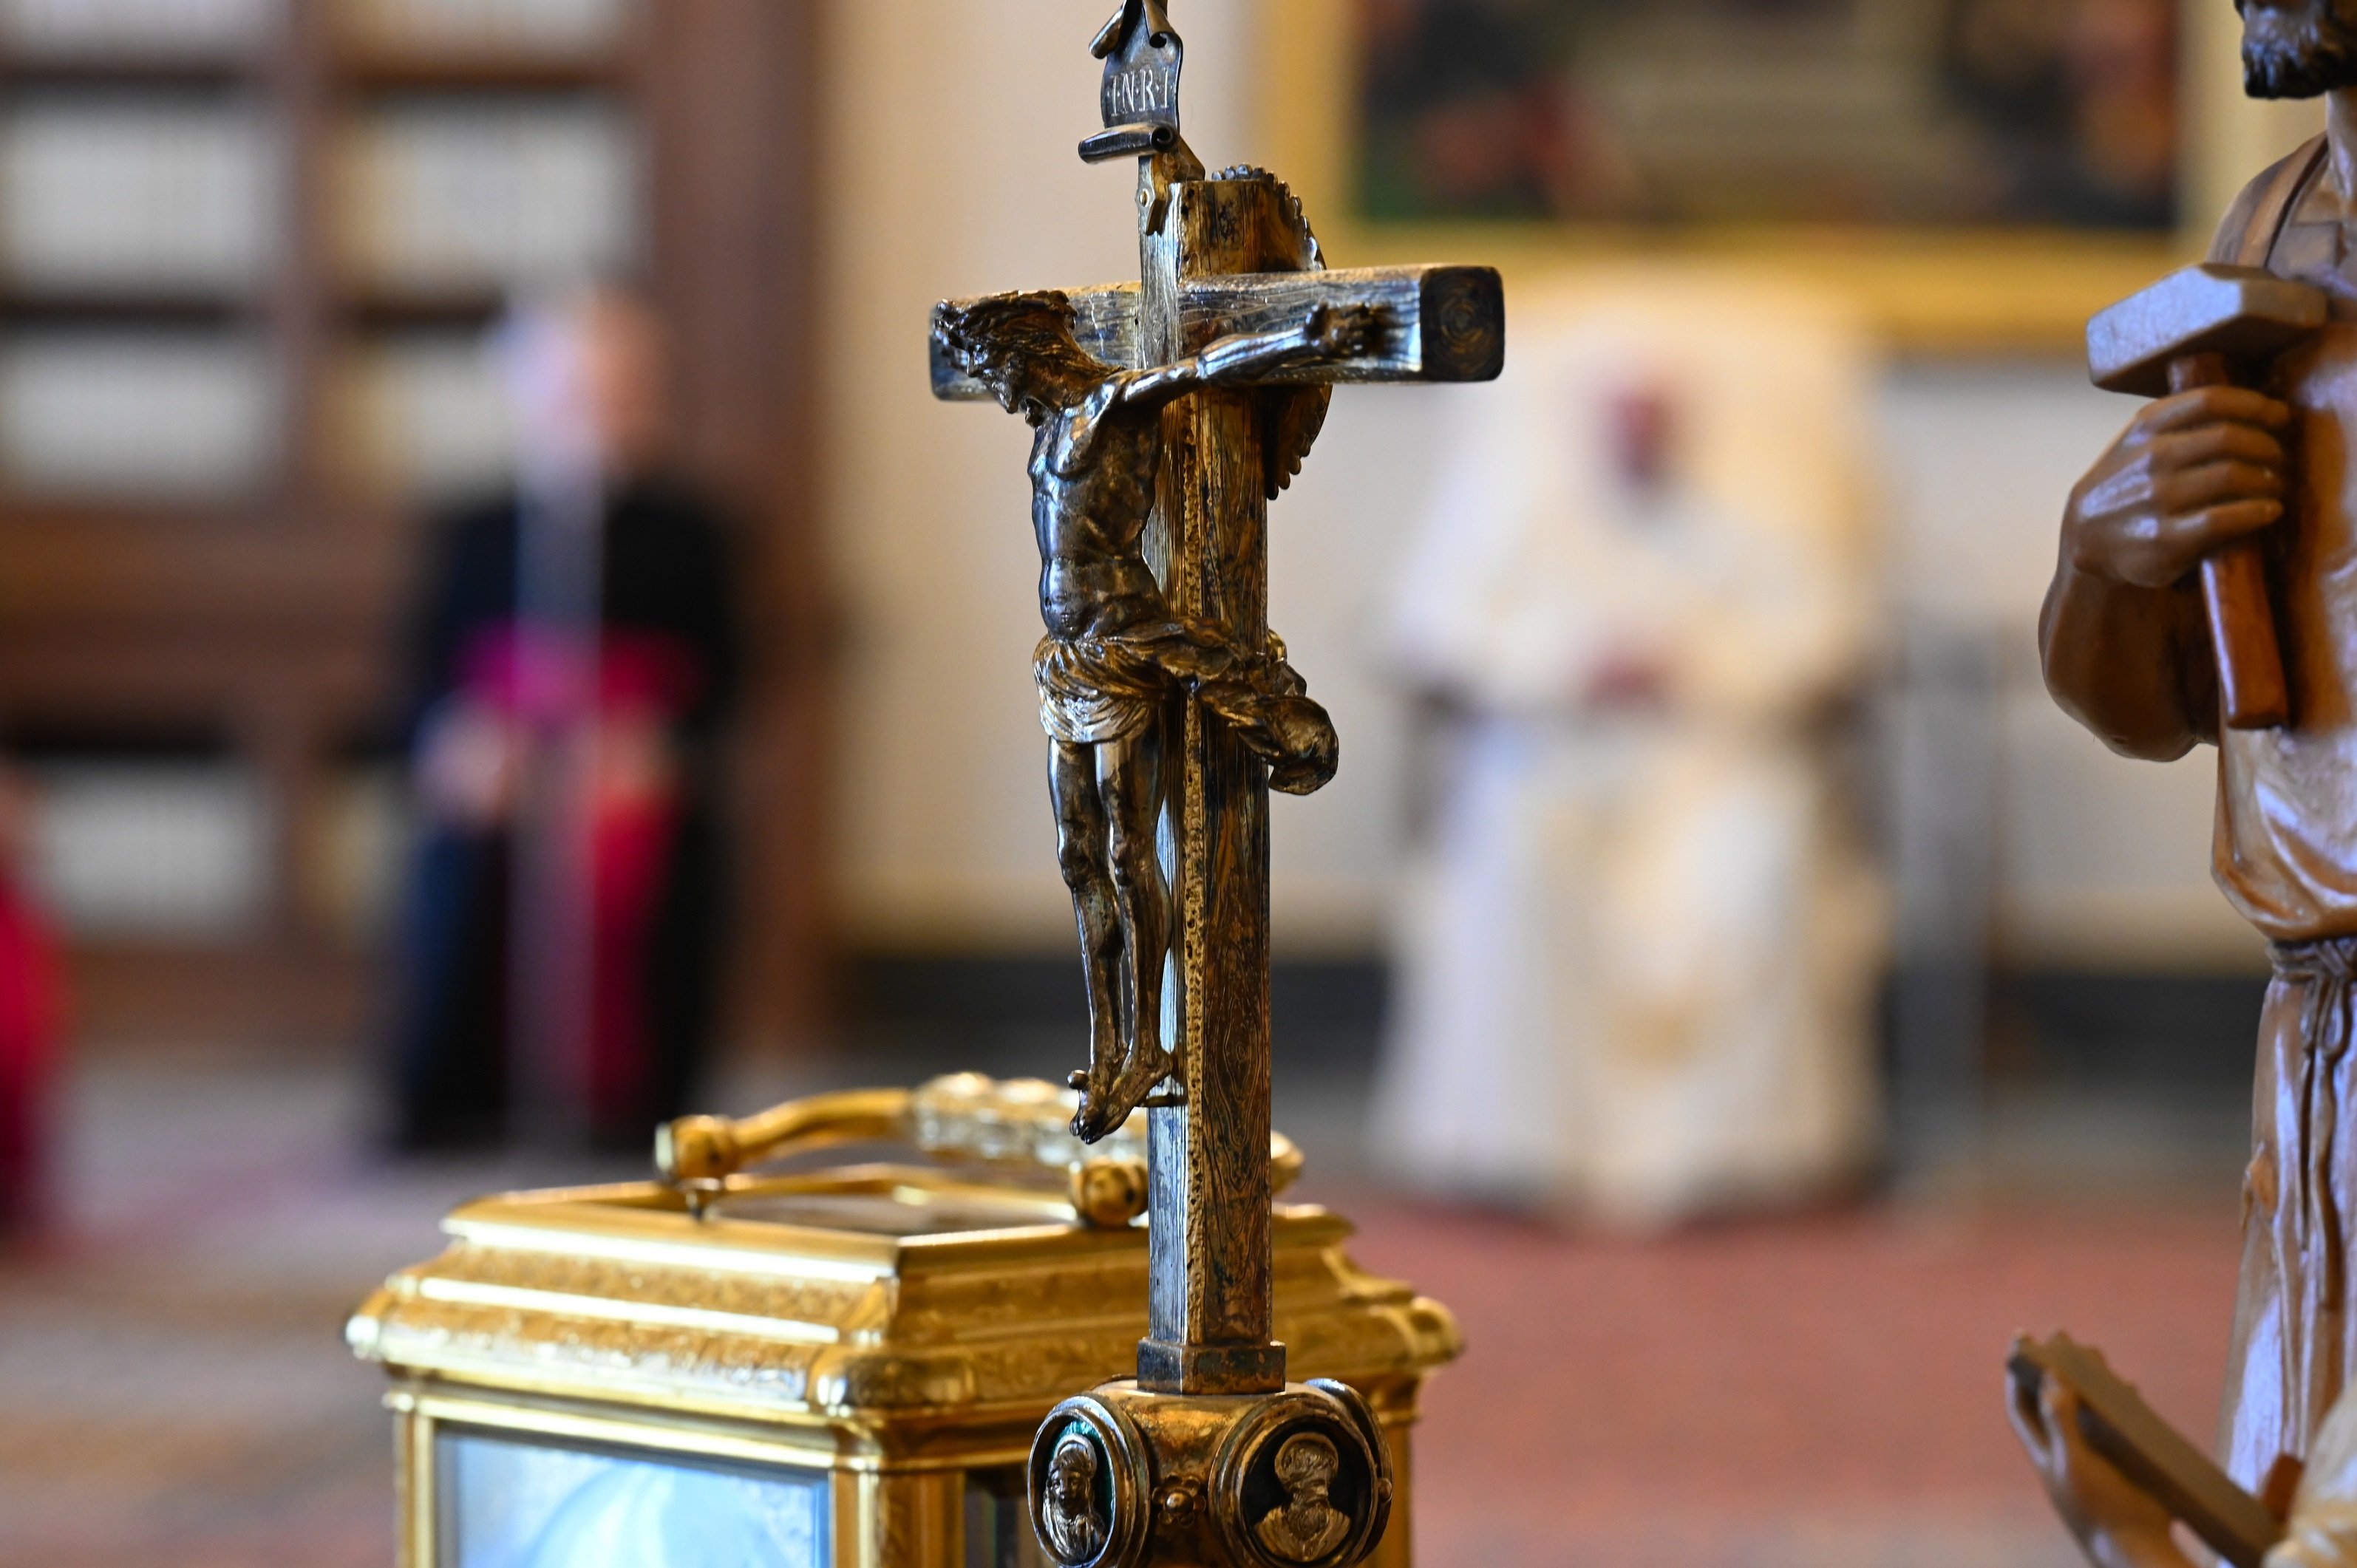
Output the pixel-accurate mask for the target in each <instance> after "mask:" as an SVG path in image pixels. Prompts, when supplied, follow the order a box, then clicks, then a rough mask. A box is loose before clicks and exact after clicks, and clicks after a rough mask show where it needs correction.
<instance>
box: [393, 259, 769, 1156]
mask: <svg viewBox="0 0 2357 1568" xmlns="http://www.w3.org/2000/svg"><path fill="white" fill-rule="evenodd" d="M538 330H539V331H540V332H541V333H542V334H543V335H544V337H548V336H550V335H553V338H554V341H555V342H557V343H558V345H559V346H560V348H561V350H562V351H561V352H560V353H559V354H557V355H556V356H555V359H554V361H553V362H554V363H556V364H557V365H559V366H560V367H561V368H560V369H559V370H558V371H556V372H555V373H556V374H557V376H558V377H559V378H560V379H562V380H564V381H565V382H566V383H567V384H566V385H565V386H563V387H561V388H559V389H557V390H558V392H559V393H560V397H559V401H561V402H563V403H565V406H566V407H567V408H568V409H570V410H573V411H575V415H574V423H575V424H577V425H578V427H579V430H578V435H579V437H580V444H581V445H582V446H583V447H584V449H585V450H586V451H587V452H589V453H590V454H591V455H592V456H593V459H594V460H593V461H592V462H591V464H590V465H589V470H588V471H589V472H590V473H591V475H592V479H591V483H590V485H589V487H588V488H587V489H586V490H585V491H584V495H585V498H586V499H585V501H584V507H585V510H587V512H588V514H589V515H588V516H587V519H586V520H585V521H586V527H585V530H584V532H583V533H582V535H581V537H582V538H583V539H584V540H585V541H587V542H588V543H587V545H585V547H584V553H585V555H586V557H587V560H586V562H585V568H586V570H585V575H583V576H582V578H581V580H582V582H583V583H585V584H586V585H587V587H586V590H585V592H586V595H587V600H588V602H590V603H594V604H595V606H596V607H597V613H596V614H595V615H594V617H593V616H590V615H588V614H587V613H586V612H585V613H583V614H582V615H581V616H580V617H579V619H580V620H581V621H582V622H583V623H584V624H583V627H582V628H581V629H582V630H583V631H584V632H585V633H589V635H585V636H583V637H581V638H579V639H576V643H575V644H572V645H570V646H576V647H577V648H579V649H581V650H587V652H586V653H585V654H584V655H582V656H581V657H578V658H575V659H573V660H571V662H572V664H573V665H575V666H577V667H578V668H577V669H576V670H574V671H573V675H572V676H568V675H567V673H566V669H567V655H566V654H565V651H564V649H565V646H568V645H566V644H564V643H563V642H562V641H561V639H553V638H552V637H550V636H548V635H545V628H544V626H543V624H542V621H541V619H540V618H539V617H538V615H537V612H535V611H534V610H533V606H535V605H536V604H538V603H539V600H538V599H537V598H536V597H535V592H534V586H533V584H534V576H533V574H534V572H535V570H536V568H535V567H534V566H533V561H534V559H535V549H536V546H535V542H534V540H535V533H534V531H535V529H540V528H544V527H548V526H551V525H550V524H549V523H548V521H547V520H546V519H545V518H544V517H541V516H540V515H539V514H538V513H536V512H535V510H534V506H535V504H536V503H535V502H533V501H532V500H529V499H518V496H514V495H511V496H509V497H506V498H503V499H499V500H497V501H494V502H491V503H490V504H487V505H482V506H479V507H476V508H474V509H471V510H466V511H464V512H461V513H459V514H458V515H457V516H455V517H453V518H452V519H450V520H449V521H447V524H446V525H445V526H444V527H443V529H442V530H441V532H440V533H439V535H438V537H437V540H436V546H435V554H434V556H433V558H432V561H431V563H430V564H429V566H428V568H427V571H426V573H425V577H424V580H423V593H422V596H421V600H420V604H419V608H418V613H417V616H416V619H415V627H414V644H413V649H412V653H411V659H412V667H411V671H410V682H411V692H412V693H413V695H412V705H411V709H410V725H409V737H410V745H411V755H412V758H413V768H414V782H415V793H416V799H417V803H418V809H419V816H420V832H419V836H418V843H417V846H416V851H415V862H414V867H413V870H412V878H411V884H410V888H409V894H408V899H407V905H406V908H405V911H404V922H403V926H404V929H403V930H402V932H401V938H402V962H401V967H400V971H399V980H398V992H397V994H396V997H395V1004H394V1011H393V1028H394V1035H395V1039H394V1047H395V1049H394V1056H395V1068H396V1074H395V1083H396V1098H397V1109H396V1117H395V1123H394V1127H393V1136H394V1139H395V1141H396V1143H397V1144H399V1145H400V1146H402V1147H404V1148H412V1149H422V1148H435V1147H448V1146H453V1145H464V1144H479V1143H484V1142H489V1141H491V1140H495V1139H497V1138H499V1137H500V1136H501V1135H502V1133H504V1132H505V1131H507V1130H508V1126H509V1123H510V1122H511V1119H512V1117H513V1113H514V1112H515V1111H516V1110H517V1109H518V1108H519V1107H520V1106H522V1105H523V1104H524V1103H525V1102H527V1101H535V1100H536V1101H539V1102H541V1103H542V1104H544V1105H546V1104H549V1103H552V1102H554V1103H558V1104H560V1105H561V1106H562V1107H563V1115H564V1120H565V1123H566V1126H565V1129H564V1130H565V1131H566V1132H569V1133H579V1132H587V1133H589V1134H590V1135H591V1136H593V1137H595V1138H596V1139H597V1141H599V1142H601V1143H611V1144H622V1145H627V1146H633V1147H635V1146H637V1145H638V1144H640V1142H641V1141H642V1140H643V1139H644V1138H645V1137H646V1136H647V1135H648V1133H649V1131H650V1129H651V1128H652V1126H653V1125H654V1124H655V1123H656V1122H658V1121H661V1120H663V1119H666V1118H668V1117H670V1116H673V1115H675V1114H677V1113H678V1112H680V1111H682V1110H683V1108H684V1105H685V1102H686V1100H687V1097H688V1095H689V1093H690V1092H691V1090H690V1085H691V1084H692V1082H693V1079H694V1074H695V1071H696V1069H697V1067H698V1065H699V1063H700V1061H701V1059H702V1058H703V1055H704V1051H705V1044H706V1039H707V1036H708V1035H709V1034H710V1032H711V1027H712V1023H713V1012H714V1007H713V1002H714V991H715V959H716V950H717V946H718V941H719V937H720V909H721V903H722V896H723V888H722V886H721V881H722V863H721V843H720V840H719V828H718V823H717V822H716V816H715V810H714V801H713V798H712V797H713V794H714V789H715V784H716V766H715V763H716V758H715V752H716V743H717V741H718V739H719V736H720V732H721V728H722V725H723V723H724V721H725V719H726V715H727V713H728V708H729V703H730V699H731V696H732V694H733V693H734V689H735V685H736V680H737V640H736V631H735V624H734V615H733V607H732V604H731V598H730V583H731V578H730V575H729V566H728V562H727V549H726V544H727V538H726V530H725V529H724V527H723V525H722V524H721V522H720V521H719V519H718V518H717V517H716V515H715V513H714V511H713V510H712V509H711V507H710V506H709V505H708V504H707V503H706V502H705V499H704V498H702V497H701V496H700V495H699V494H698V493H697V492H696V491H695V490H694V488H693V487H691V486H689V485H686V484H684V483H683V482H682V481H681V480H680V479H679V478H676V477H675V476H674V475H673V474H671V473H670V472H668V471H667V470H666V468H665V467H664V464H663V458H664V456H665V452H666V448H667V446H668V445H669V440H670V435H671V430H670V397H669V392H668V387H667V381H668V374H669V367H668V363H667V356H666V351H665V343H664V339H663V335H662V328H661V326H660V324H659V323H658V322H657V321H656V319H655V318H654V317H653V316H652V314H651V312H650V311H649V310H648V309H647V307H645V306H643V305H641V304H640V303H639V302H637V301H635V300H633V299H630V298H628V297H624V296H620V295H590V296H586V297H584V298H582V299H580V300H577V301H576V302H574V303H573V304H572V305H570V306H567V307H565V309H563V310H561V311H559V312H556V313H554V314H553V315H552V316H549V317H544V318H543V319H542V320H541V321H540V322H539V324H538ZM539 373H540V374H541V375H542V376H543V378H544V379H545V378H546V376H547V374H548V373H549V372H548V370H547V366H546V365H545V364H544V365H543V366H542V368H541V371H540V372H539ZM525 422H526V424H530V422H531V421H530V417H529V415H528V414H527V417H526V421H525ZM526 467H527V471H528V472H529V469H530V464H529V462H527V465H526ZM519 495H521V496H522V497H526V498H530V497H532V496H533V495H534V491H533V487H532V486H531V485H529V484H527V485H525V486H524V487H522V489H521V490H520V491H519ZM601 510H602V516H600V515H598V514H599V512H600V511H601ZM600 525H602V526H600ZM520 606H522V607H523V608H522V609H521V610H520ZM574 677H577V678H574ZM565 735H573V736H584V737H586V739H585V740H584V741H583V743H582V744H580V745H578V746H574V745H571V744H570V743H566V744H562V745H560V744H557V743H556V742H554V741H552V739H551V737H552V736H565ZM552 769H555V770H558V771H561V772H563V773H564V774H565V775H566V777H565V780H563V783H564V788H562V789H559V790H557V791H556V792H555V794H554V796H552V794H551V793H550V792H549V791H548V790H546V789H539V788H535V786H534V783H533V780H534V779H535V778H539V779H546V778H547V777H548V776H549V773H550V771H551V770H552ZM551 799H558V800H573V801H576V802H577V804H578V808H579V809H578V811H577V812H576V813H573V816H572V817H571V818H568V822H567V825H566V826H565V829H564V831H563V832H561V833H560V834H558V835H557V837H556V839H555V840H554V842H557V843H561V844H562V845H563V846H565V847H564V848H563V849H562V850H561V852H560V854H561V857H562V858H565V859H566V860H567V861H568V862H569V863H570V864H569V865H568V867H567V868H566V869H567V871H568V875H563V876H560V877H558V878H556V879H555V880H554V881H553V882H552V881H550V880H548V879H545V878H537V877H534V876H532V875H529V870H530V867H531V865H532V857H531V856H530V855H529V854H527V855H525V856H524V857H522V861H521V863H520V862H519V856H518V854H517V842H518V839H519V838H520V837H522V838H523V839H524V840H525V841H526V842H527V843H529V842H530V841H531V840H532V837H533V834H534V833H535V832H541V833H542V835H543V836H544V837H546V836H547V835H546V832H545V829H546V826H547V823H546V821H545V819H546V817H547V816H548V813H549V808H548V805H547V802H548V801H549V800H551ZM575 818H577V821H576V820H574V819H575ZM520 864H521V865H522V868H523V870H524V872H525V873H526V875H523V876H522V879H521V881H520V879H519V865H520ZM519 908H521V912H522V918H521V919H519V918H518V913H519ZM560 930H571V931H576V932H577V934H578V939H579V940H578V948H579V953H578V961H577V962H576V963H574V964H573V966H572V968H571V970H570V971H568V973H570V974H571V975H573V976H574V978H575V980H576V981H577V985H576V989H577V990H578V991H579V992H580V993H582V994H581V995H580V996H579V998H578V999H577V1000H578V1003H579V1005H578V1006H577V1008H576V1009H573V1011H574V1012H575V1013H576V1015H577V1022H578V1027H577V1028H576V1029H573V1030H571V1031H570V1033H569V1035H568V1036H567V1037H566V1038H565V1039H564V1040H563V1041H561V1043H560V1045H559V1047H557V1049H558V1055H559V1056H560V1057H561V1058H563V1059H554V1058H548V1057H546V1056H540V1057H535V1056H533V1055H531V1054H530V1053H528V1052H525V1053H520V1052H519V1050H518V1048H517V1045H516V1041H515V1037H514V1036H515V1035H516V1034H517V1032H518V1025H519V1022H520V1021H521V1023H522V1025H523V1026H525V1028H526V1031H527V1032H531V1031H533V1030H538V1029H541V1028H542V1027H544V1023H545V1020H544V1016H543V1015H544V1014H545V1013H546V1012H547V1011H549V1009H548V1008H547V1007H546V1006H545V1005H544V999H542V998H540V997H537V996H535V995H534V994H533V991H532V990H531V986H532V977H531V976H530V975H529V974H528V973H525V974H520V973H519V972H518V955H519V954H522V955H523V956H524V968H525V969H526V970H529V969H530V968H532V967H533V963H532V959H531V955H532V954H533V951H534V938H535V933H536V932H542V931H545V932H548V933H551V936H550V940H552V941H556V940H559V939H558V938H557V937H556V936H555V935H554V933H556V932H558V931H560ZM519 937H521V938H522V940H516V939H517V938H519ZM520 1000H521V1001H522V1002H523V1005H522V1006H519V1001H520ZM555 1010H556V1011H560V1012H562V1011H566V1009H565V1008H563V1007H559V1008H557V1009H555ZM519 1059H522V1060H524V1061H526V1062H528V1063H529V1064H531V1065H530V1066H529V1067H528V1068H527V1069H525V1070H528V1071H530V1072H532V1073H533V1074H534V1075H535V1078H536V1079H548V1080H550V1081H545V1082H543V1081H535V1082H533V1083H531V1084H529V1085H526V1086H524V1087H525V1088H526V1089H527V1090H529V1092H511V1080H512V1079H515V1077H516V1075H517V1068H516V1064H517V1062H518V1060H519Z"/></svg>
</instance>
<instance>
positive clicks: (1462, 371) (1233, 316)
mask: <svg viewBox="0 0 2357 1568" xmlns="http://www.w3.org/2000/svg"><path fill="white" fill-rule="evenodd" d="M1212 183H1224V182H1216V181H1215V182H1212ZM1177 286H1178V309H1179V323H1180V326H1181V328H1182V329H1183V330H1184V332H1185V334H1186V337H1187V339H1188V340H1189V342H1192V343H1196V344H1198V345H1199V346H1200V345H1202V344H1208V343H1209V342H1210V341H1211V339H1212V338H1217V337H1224V336H1227V335H1229V334H1231V333H1248V332H1274V331H1281V330H1283V329H1285V328H1290V327H1297V326H1298V325H1300V323H1301V320H1302V318H1303V317H1305V316H1307V315H1308V313H1309V312H1310V310H1311V309H1312V308H1314V307H1315V306H1319V305H1371V306H1375V307H1376V308H1378V309H1379V310H1381V311H1382V312H1383V316H1384V318H1385V320H1386V321H1387V322H1388V323H1389V325H1390V331H1389V333H1388V335H1387V336H1386V337H1385V338H1384V340H1383V343H1382V344H1381V345H1380V346H1379V347H1378V348H1377V349H1376V350H1375V351H1374V352H1372V353H1369V354H1365V355H1362V356H1361V357H1360V358H1357V359H1353V360H1343V361H1341V362H1340V363H1338V364H1324V365H1303V366H1298V367H1296V368H1293V369H1290V370H1283V371H1275V372H1274V373H1272V374H1271V375H1269V376H1268V377H1267V378H1266V384H1269V385H1292V386H1305V385H1312V384H1316V383H1318V382H1329V383H1334V382H1340V383H1345V384H1348V383H1358V384H1380V383H1393V384H1396V383H1398V382H1403V381H1494V380H1496V379H1497V376H1498V373H1499V371H1501V370H1502V369H1504V367H1505V346H1506V306H1505V288H1504V285H1503V284H1502V283H1501V281H1500V279H1499V276H1498V273H1497V270H1496V269H1495V268H1493V267H1460V266H1424V267H1351V268H1340V269H1335V270H1332V271H1328V272H1321V273H1261V272H1254V273H1245V274H1235V275H1231V276H1225V277H1221V276H1205V277H1196V278H1187V279H1182V280H1180V281H1179V284H1178V285H1177ZM1064 292H1065V293H1066V294H1067V295H1070V296H1071V301H1072V307H1073V312H1074V314H1075V316H1076V317H1078V320H1077V321H1076V322H1075V324H1074V329H1073V336H1074V337H1076V338H1079V339H1080V342H1081V347H1082V348H1083V349H1087V350H1088V351H1089V352H1090V353H1092V354H1094V355H1095V356H1096V357H1097V358H1098V359H1100V360H1104V361H1105V362H1106V363H1107V364H1111V365H1126V366H1131V367H1135V366H1137V365H1138V364H1140V363H1141V362H1142V361H1140V360H1139V359H1138V357H1137V309H1138V306H1137V301H1138V290H1137V285H1135V284H1116V285H1110V286H1104V287H1098V288H1080V289H1067V290H1065V291H1064ZM953 303H958V304H963V303H967V302H965V301H957V302H953ZM946 308H947V306H941V307H938V308H937V309H936V310H935V312H934V320H935V322H936V323H938V322H939V320H940V318H941V317H940V312H941V310H942V309H946ZM930 351H931V365H932V385H933V395H934V396H935V397H938V398H942V399H943V400H945V401H950V402H974V401H978V400H982V399H986V398H987V397H988V396H989V395H990V394H989V393H988V392H986V391H985V390H984V388H983V386H982V384H981V383H980V382H978V381H974V380H973V379H972V378H971V377H968V376H965V375H963V374H962V373H961V372H960V371H958V369H957V368H956V367H955V366H954V365H952V364H951V363H950V362H949V360H948V359H947V357H946V356H945V355H944V353H943V352H942V345H941V342H940V338H939V335H938V334H934V335H933V336H932V338H931V349H930Z"/></svg>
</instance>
